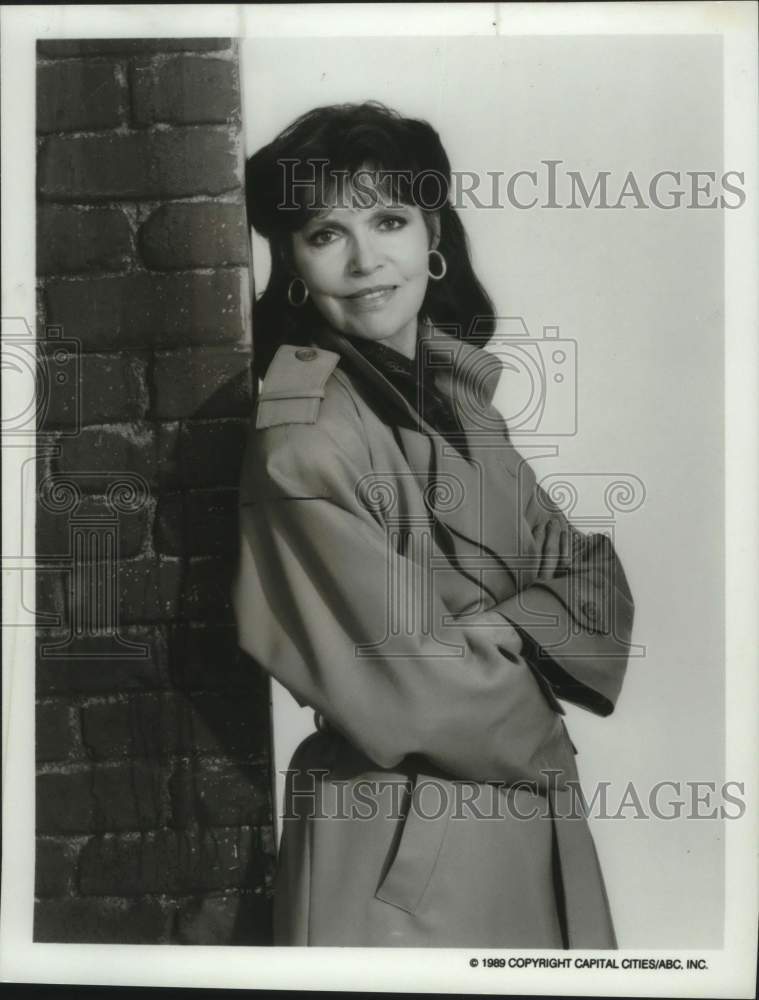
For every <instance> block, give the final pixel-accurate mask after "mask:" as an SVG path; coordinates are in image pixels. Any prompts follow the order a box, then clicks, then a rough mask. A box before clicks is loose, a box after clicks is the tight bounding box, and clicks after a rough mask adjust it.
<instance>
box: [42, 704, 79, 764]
mask: <svg viewBox="0 0 759 1000" xmlns="http://www.w3.org/2000/svg"><path fill="white" fill-rule="evenodd" d="M34 736H35V745H36V756H37V760H38V761H40V762H41V761H53V760H55V761H65V760H69V759H70V758H72V757H77V756H81V746H80V743H79V739H78V727H77V718H76V714H75V710H74V709H73V708H72V707H71V706H70V705H67V704H65V703H63V702H49V703H44V704H39V705H37V706H36V709H35V713H34Z"/></svg>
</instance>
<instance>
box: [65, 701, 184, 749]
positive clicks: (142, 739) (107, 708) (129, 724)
mask: <svg viewBox="0 0 759 1000" xmlns="http://www.w3.org/2000/svg"><path fill="white" fill-rule="evenodd" d="M189 712H190V709H189V707H187V705H186V704H183V703H182V701H181V700H180V699H179V698H178V697H176V696H174V695H172V694H169V693H166V694H132V695H129V696H122V697H120V698H118V699H114V700H111V701H107V702H93V703H91V704H89V705H86V706H85V707H84V708H83V709H82V742H83V743H84V746H85V748H86V749H87V751H88V753H89V754H90V755H91V756H92V758H93V759H95V760H116V761H118V760H123V759H124V757H147V758H149V759H150V760H153V761H157V760H162V759H165V758H166V757H169V756H171V755H172V754H175V753H177V752H179V751H182V750H186V749H188V748H189V746H191V739H192V734H191V731H190V726H189V725H188V724H187V722H186V721H185V720H186V718H187V717H188V716H189Z"/></svg>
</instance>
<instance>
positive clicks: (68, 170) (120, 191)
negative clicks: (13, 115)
mask: <svg viewBox="0 0 759 1000" xmlns="http://www.w3.org/2000/svg"><path fill="white" fill-rule="evenodd" d="M239 174H240V171H239V163H238V154H237V148H236V140H235V132H234V130H232V129H231V128H225V127H221V126H210V125H207V126H196V127H193V128H178V129H169V130H167V131H160V132H137V133H130V134H127V135H97V136H89V137H69V136H49V137H48V138H47V139H45V141H44V142H43V144H42V147H41V149H40V152H39V161H38V171H37V180H38V185H39V193H40V195H41V196H42V197H43V198H49V199H51V200H53V201H86V202H95V201H98V200H103V199H113V198H132V199H145V198H157V199H162V198H181V197H183V196H187V195H199V194H205V195H217V194H223V193H224V192H225V191H231V190H235V189H238V188H239V186H240V176H239Z"/></svg>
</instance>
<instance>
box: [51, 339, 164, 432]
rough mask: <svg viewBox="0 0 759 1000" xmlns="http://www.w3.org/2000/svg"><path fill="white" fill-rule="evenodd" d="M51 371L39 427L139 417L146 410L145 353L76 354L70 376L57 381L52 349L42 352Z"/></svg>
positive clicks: (120, 420) (119, 420) (101, 422)
mask: <svg viewBox="0 0 759 1000" xmlns="http://www.w3.org/2000/svg"><path fill="white" fill-rule="evenodd" d="M42 359H43V363H45V360H46V362H47V367H48V370H49V372H50V375H49V377H48V385H49V390H48V392H47V394H46V396H45V399H44V406H42V407H40V414H39V419H38V427H39V429H40V430H43V431H44V430H54V429H56V428H75V427H82V426H87V425H88V424H106V423H120V422H123V421H131V420H139V419H140V418H142V417H144V416H145V415H146V413H147V412H148V407H149V399H148V390H147V385H146V369H147V366H148V360H149V354H148V353H147V352H141V353H140V352H136V353H131V354H128V353H125V354H121V355H113V354H79V355H78V357H77V359H76V361H75V367H74V368H73V371H72V375H73V377H67V378H66V381H65V382H63V383H62V384H59V383H57V382H56V379H55V375H56V372H55V371H54V369H55V367H57V366H56V365H55V361H54V352H53V356H51V352H49V351H46V352H43V353H42Z"/></svg>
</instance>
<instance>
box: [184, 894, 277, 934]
mask: <svg viewBox="0 0 759 1000" xmlns="http://www.w3.org/2000/svg"><path fill="white" fill-rule="evenodd" d="M177 917H178V919H177V926H176V931H175V941H176V943H177V944H200V945H247V946H249V947H251V946H264V945H271V944H272V943H273V938H272V901H271V899H270V898H269V897H268V896H265V895H263V894H261V893H258V894H255V893H237V892H235V893H229V894H227V895H225V896H205V897H200V898H199V897H193V898H190V899H186V900H183V901H182V904H181V906H180V907H179V912H178V915H177Z"/></svg>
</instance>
